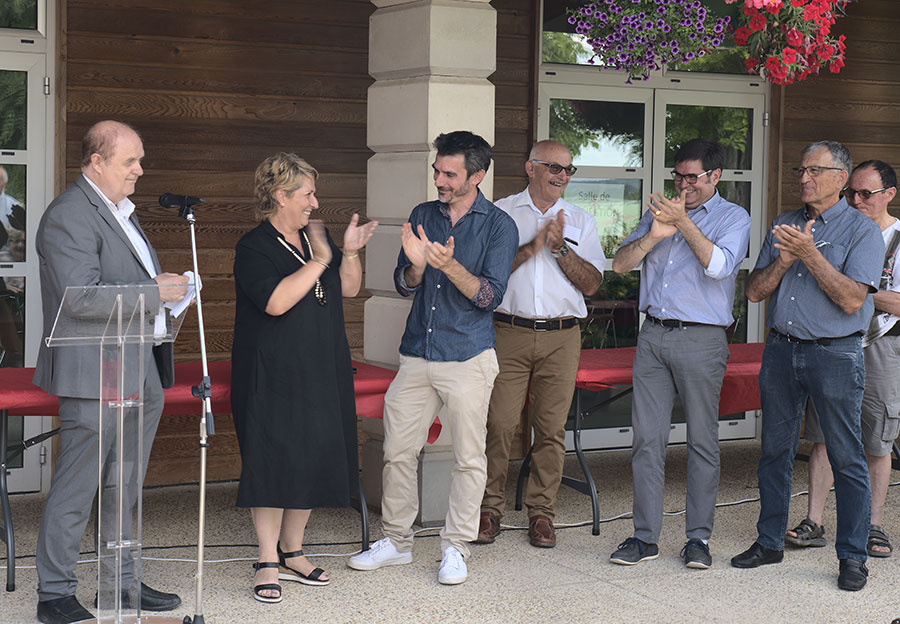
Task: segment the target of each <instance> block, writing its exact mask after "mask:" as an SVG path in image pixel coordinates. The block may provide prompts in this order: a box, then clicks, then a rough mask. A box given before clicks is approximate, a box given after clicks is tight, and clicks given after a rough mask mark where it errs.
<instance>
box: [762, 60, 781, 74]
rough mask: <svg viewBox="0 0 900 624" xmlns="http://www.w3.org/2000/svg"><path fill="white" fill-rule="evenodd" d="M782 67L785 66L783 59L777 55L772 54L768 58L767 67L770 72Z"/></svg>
mask: <svg viewBox="0 0 900 624" xmlns="http://www.w3.org/2000/svg"><path fill="white" fill-rule="evenodd" d="M781 67H784V65H782V63H781V59H780V58H778V57H777V56H770V57H769V58H767V59H766V69H768V70H769V71H770V72H773V73H774V72H775V71H777V70H778V69H780V68H781Z"/></svg>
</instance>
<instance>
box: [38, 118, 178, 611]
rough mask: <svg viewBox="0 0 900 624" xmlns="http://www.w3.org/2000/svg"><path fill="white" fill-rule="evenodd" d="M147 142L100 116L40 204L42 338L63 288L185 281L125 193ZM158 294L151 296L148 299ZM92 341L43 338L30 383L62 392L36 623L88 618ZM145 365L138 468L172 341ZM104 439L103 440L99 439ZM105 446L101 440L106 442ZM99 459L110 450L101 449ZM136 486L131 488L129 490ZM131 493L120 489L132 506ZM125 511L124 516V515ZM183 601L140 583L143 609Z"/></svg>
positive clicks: (95, 387) (166, 297)
mask: <svg viewBox="0 0 900 624" xmlns="http://www.w3.org/2000/svg"><path fill="white" fill-rule="evenodd" d="M143 157H144V147H143V143H142V141H141V138H140V136H138V133H137V132H136V131H135V130H134V129H133V128H131V127H130V126H128V125H126V124H122V123H119V122H115V121H101V122H99V123H97V124H96V125H94V126H93V127H91V128H90V130H88V132H87V134H86V135H85V137H84V139H83V141H82V162H81V172H82V175H81V176H79V177H78V179H77V180H75V183H74V184H72V186H70V187H69V188H68V189H66V190H65V192H63V194H62V195H60V196H59V197H57V198H56V199H55V200H54V201H53V202H52V203H51V204H50V206H49V207H48V208H47V210H46V212H45V213H44V216H43V218H42V219H41V224H40V228H39V229H38V233H37V245H36V247H37V252H38V257H39V260H40V275H41V296H42V299H43V313H44V335H45V336H46V335H49V333H50V330H51V327H52V324H53V321H54V319H55V318H56V311H57V308H58V307H59V304H60V301H61V299H62V297H63V295H64V293H65V290H66V287H68V286H98V285H104V284H116V285H124V284H135V285H148V286H152V285H158V286H159V291H158V292H159V301H151V302H149V303H148V304H147V305H148V309H151V310H157V311H158V309H159V303H160V301H178V300H179V299H181V298H182V297H184V295H185V293H186V283H187V278H186V277H184V276H181V275H176V274H173V273H162V272H160V266H159V260H158V258H157V257H156V252H155V251H154V250H153V247H152V246H151V245H150V243H149V242H148V240H147V237H146V236H145V234H144V232H143V230H142V229H141V227H140V225H139V224H138V220H137V217H136V215H135V214H134V204H133V203H132V202H131V200H129V199H128V196H129V195H131V194H132V193H134V186H135V182H137V179H138V178H139V177H140V176H141V175H143V173H144V172H143V169H141V159H142V158H143ZM151 299H155V297H151ZM97 349H98V347H96V346H83V347H81V346H67V347H57V348H53V349H48V348H47V346H46V344H44V343H43V342H42V343H41V349H40V352H39V354H38V361H37V368H36V370H35V374H34V383H35V384H36V385H38V386H40V387H41V388H42V389H43V390H45V391H46V392H49V393H50V394H54V395H56V396H57V397H58V399H59V420H60V434H59V457H58V459H57V461H56V470H55V472H54V475H53V481H52V482H51V485H50V493H49V495H48V496H47V502H46V505H45V507H44V515H43V518H42V520H41V529H40V534H39V536H38V544H37V558H36V563H37V571H38V600H39V602H38V607H37V617H38V620H40V621H41V622H44V623H45V624H58V623H61V624H68V623H69V622H77V621H79V620H83V619H89V618H92V617H93V616H92V615H91V613H90V612H89V611H87V610H86V609H85V608H84V607H82V606H81V604H80V603H79V602H78V599H77V598H76V597H75V587H76V585H77V583H78V581H77V578H76V576H75V564H76V563H77V560H78V552H79V548H80V545H81V539H82V537H83V535H84V530H85V527H86V525H87V521H88V518H89V516H90V513H91V503H92V501H93V498H94V496H95V495H96V493H97V458H98V453H99V452H100V449H99V444H100V436H99V428H100V427H99V418H98V413H99V410H98V400H99V398H100V396H99V387H100V358H99V355H98V352H97ZM153 351H154V353H153V354H152V356H150V355H149V354H148V359H147V361H146V362H145V364H144V374H145V378H144V380H143V383H144V431H143V444H144V448H143V449H142V452H143V457H144V466H145V467H146V463H147V459H148V457H149V455H150V447H151V445H152V444H153V437H154V435H155V434H156V427H157V425H158V424H159V419H160V416H161V415H162V407H163V386H164V384H165V386H166V387H169V386H171V385H172V382H173V377H174V373H173V366H174V365H173V358H172V349H171V344H164V345H160V346H158V347H154V349H153ZM106 439H107V438H105V437H104V441H106ZM106 446H107V443H105V444H104V447H106ZM103 450H104V456H106V455H107V454H108V452H109V450H110V449H109V448H104V449H103ZM132 489H134V488H132ZM137 494H138V493H137V492H134V491H129V492H128V493H127V500H126V505H128V509H129V510H130V509H131V508H132V507H133V505H134V502H135V500H136V495H137ZM127 516H128V518H130V517H131V514H130V513H128V514H127ZM129 552H130V551H128V550H126V559H127V561H126V562H125V564H124V565H123V585H122V587H123V603H122V604H123V606H125V607H126V608H136V607H137V605H136V604H134V602H135V601H136V596H137V593H138V590H137V588H135V587H132V585H133V584H134V578H133V574H134V569H133V563H134V562H133V561H131V560H130V557H127V553H129ZM179 604H181V599H180V598H179V597H178V596H176V595H175V594H167V593H163V592H159V591H156V590H153V589H151V588H149V587H147V586H146V585H143V584H141V587H140V605H141V609H142V610H143V611H168V610H171V609H175V608H176V607H178V605H179Z"/></svg>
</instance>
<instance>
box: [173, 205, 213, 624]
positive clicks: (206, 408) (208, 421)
mask: <svg viewBox="0 0 900 624" xmlns="http://www.w3.org/2000/svg"><path fill="white" fill-rule="evenodd" d="M194 199H195V198H191V197H183V196H182V197H180V198H179V200H180V201H179V204H178V206H179V210H178V216H179V217H181V218H183V219H187V222H188V223H189V224H190V230H191V257H192V258H193V262H194V283H195V285H196V286H199V282H200V271H199V269H198V267H197V237H196V234H195V231H194V225H195V222H196V219H195V218H194V210H193V208H191V203H192V202H191V201H190V200H194ZM200 201H203V200H202V199H201V200H200ZM196 297H197V324H198V326H199V329H200V362H201V364H202V366H203V377H202V379H201V380H200V385H199V386H192V387H191V394H193V395H194V396H195V397H197V398H199V399H200V400H201V401H202V402H203V408H202V414H201V417H200V529H199V537H198V538H197V575H196V577H195V581H196V601H197V603H196V608H195V611H194V617H193V618H191V616H189V615H186V616H184V622H183V624H204V623H205V619H204V618H203V543H204V533H205V530H206V451H207V449H208V448H209V442H208V436H211V435H214V434H215V433H216V431H215V425H214V423H213V413H212V384H211V383H210V380H209V367H208V366H207V360H206V332H205V330H204V327H203V304H202V302H201V300H200V288H199V287H198V288H196Z"/></svg>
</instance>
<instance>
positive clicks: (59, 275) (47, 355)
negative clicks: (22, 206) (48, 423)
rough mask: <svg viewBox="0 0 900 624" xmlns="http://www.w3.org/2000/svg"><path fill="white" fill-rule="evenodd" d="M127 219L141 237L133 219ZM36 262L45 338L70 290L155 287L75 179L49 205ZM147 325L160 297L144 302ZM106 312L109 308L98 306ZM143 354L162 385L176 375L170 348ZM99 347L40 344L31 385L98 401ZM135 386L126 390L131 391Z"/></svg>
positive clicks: (96, 200)
mask: <svg viewBox="0 0 900 624" xmlns="http://www.w3.org/2000/svg"><path fill="white" fill-rule="evenodd" d="M131 221H132V223H134V225H135V226H136V227H137V230H138V231H139V232H140V234H141V236H143V237H144V239H146V238H147V237H146V235H145V234H144V231H143V230H142V229H141V227H140V225H139V224H138V220H137V215H136V214H132V215H131ZM147 245H148V247H150V253H151V255H152V256H153V264H154V266H155V268H156V271H157V272H159V271H160V267H159V259H158V258H157V256H156V251H155V250H154V249H153V247H152V246H150V244H149V242H148V243H147ZM36 247H37V254H38V260H39V263H40V275H41V298H42V304H43V306H42V307H43V314H44V337H47V336H49V335H50V331H51V330H52V328H53V323H54V321H55V319H56V313H57V310H58V309H59V305H60V302H61V301H62V298H63V295H64V294H65V291H66V287H68V286H99V285H112V284H114V285H124V284H139V285H147V286H154V285H156V282H155V281H154V280H153V279H152V278H151V277H150V274H149V273H147V270H146V269H145V268H144V265H143V264H142V263H141V261H140V258H139V257H138V255H137V253H136V252H135V251H134V248H133V247H132V246H131V243H130V242H129V240H128V235H127V234H125V231H124V230H123V229H122V226H121V225H119V222H118V221H117V220H116V218H115V217H114V216H113V215H112V213H111V212H110V210H109V208H108V207H107V206H106V204H105V203H104V202H103V200H102V199H101V198H100V197H99V196H98V195H97V193H96V192H95V191H94V189H93V188H91V186H90V184H88V183H87V181H86V180H85V179H84V178H83V177H82V176H79V177H78V179H77V180H75V183H74V184H73V185H72V186H70V187H69V188H67V189H66V190H65V191H64V192H63V193H62V194H61V195H60V196H59V197H57V198H56V199H54V200H53V202H52V203H51V204H50V205H49V206H48V207H47V210H46V212H45V213H44V216H43V217H42V218H41V224H40V227H39V228H38V233H37V244H36ZM145 304H146V312H147V314H148V315H149V322H151V323H152V319H153V316H155V315H156V313H157V312H158V311H159V298H158V293H154V296H151V297H148V298H147V300H146V301H145ZM101 307H103V308H105V310H106V311H107V312H108V311H109V309H110V308H109V307H108V306H101ZM146 351H147V353H145V362H144V366H145V370H152V369H149V368H147V367H150V366H155V367H157V368H158V370H159V374H160V377H161V379H162V381H163V386H164V387H170V386H171V385H172V382H173V377H174V373H173V370H174V363H173V355H172V353H173V351H172V344H171V343H165V344H163V345H160V346H158V347H154V348H153V350H152V352H151V350H150V349H147V350H146ZM99 353H100V348H99V346H97V345H84V346H66V347H53V348H48V347H47V345H46V342H44V341H43V340H42V341H41V346H40V351H39V353H38V361H37V368H36V369H35V372H34V383H35V385H37V386H40V388H41V389H43V390H44V391H46V392H48V393H50V394H54V395H56V396H67V397H75V398H83V399H96V398H99V397H100V356H99ZM136 390H137V387H128V388H126V392H128V393H133V392H135V391H136Z"/></svg>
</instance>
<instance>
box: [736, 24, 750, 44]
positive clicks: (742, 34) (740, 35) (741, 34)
mask: <svg viewBox="0 0 900 624" xmlns="http://www.w3.org/2000/svg"><path fill="white" fill-rule="evenodd" d="M751 34H752V33H751V32H750V29H749V28H745V27H743V26H741V27H739V28H738V29H737V30H735V31H734V42H735V43H736V44H738V45H745V44H746V43H747V40H748V39H750V35H751Z"/></svg>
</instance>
